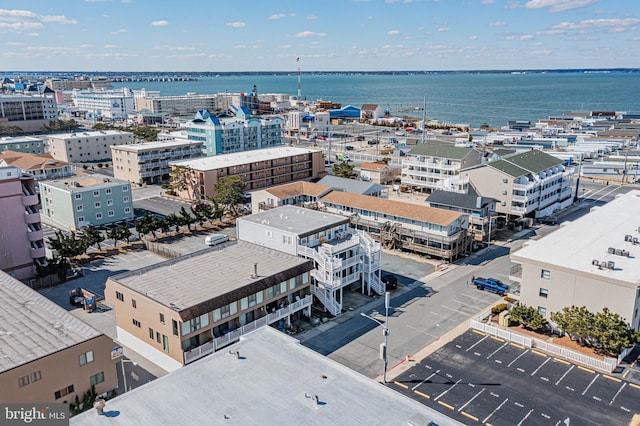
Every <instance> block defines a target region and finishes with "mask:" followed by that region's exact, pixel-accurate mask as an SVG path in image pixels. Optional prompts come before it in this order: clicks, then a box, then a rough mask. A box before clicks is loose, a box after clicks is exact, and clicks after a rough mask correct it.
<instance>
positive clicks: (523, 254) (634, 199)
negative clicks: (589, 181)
mask: <svg viewBox="0 0 640 426" xmlns="http://www.w3.org/2000/svg"><path fill="white" fill-rule="evenodd" d="M639 212H640V191H638V190H633V191H629V192H628V193H626V194H624V195H621V196H618V197H617V198H615V199H614V200H613V201H611V202H609V203H607V204H605V205H604V206H602V207H594V208H592V209H591V211H590V212H589V213H588V214H586V215H584V216H582V217H581V218H579V219H576V220H575V221H573V222H569V223H564V224H562V225H561V226H560V228H559V229H557V230H556V231H554V232H552V233H551V234H549V235H546V236H545V237H543V238H540V239H539V240H537V241H529V242H528V243H526V244H525V245H524V246H523V247H522V248H521V249H520V250H518V251H516V252H515V253H513V254H512V255H511V259H512V260H513V261H516V262H517V261H519V260H522V259H524V260H527V261H534V262H542V263H546V264H550V265H557V266H558V267H562V268H566V269H571V270H575V271H579V272H581V273H583V274H584V273H585V272H586V273H588V274H591V275H595V276H599V277H601V278H602V279H603V280H607V281H614V280H615V281H619V282H624V283H628V284H630V285H632V286H636V285H639V284H640V263H638V259H640V244H633V242H632V241H625V236H627V235H630V236H631V238H638V241H640V227H639V226H638V225H640V223H639V222H638V220H637V218H638V213H639ZM610 247H611V248H614V249H619V250H625V251H626V252H628V253H629V256H621V255H616V254H611V253H609V252H608V251H609V248H610ZM593 260H598V261H599V262H602V261H612V262H615V269H613V270H610V269H599V268H598V267H597V266H595V265H592V261H593Z"/></svg>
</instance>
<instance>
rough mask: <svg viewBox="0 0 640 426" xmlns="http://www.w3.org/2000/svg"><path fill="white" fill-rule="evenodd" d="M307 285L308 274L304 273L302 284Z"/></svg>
mask: <svg viewBox="0 0 640 426" xmlns="http://www.w3.org/2000/svg"><path fill="white" fill-rule="evenodd" d="M308 283H309V273H308V272H305V273H304V274H302V284H308Z"/></svg>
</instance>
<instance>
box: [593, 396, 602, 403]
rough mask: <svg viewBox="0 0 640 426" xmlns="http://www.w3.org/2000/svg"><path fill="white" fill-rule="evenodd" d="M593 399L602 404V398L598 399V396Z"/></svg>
mask: <svg viewBox="0 0 640 426" xmlns="http://www.w3.org/2000/svg"><path fill="white" fill-rule="evenodd" d="M592 398H593V399H595V400H596V401H598V402H602V398H598V397H597V396H592Z"/></svg>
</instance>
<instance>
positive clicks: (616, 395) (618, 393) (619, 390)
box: [609, 382, 627, 405]
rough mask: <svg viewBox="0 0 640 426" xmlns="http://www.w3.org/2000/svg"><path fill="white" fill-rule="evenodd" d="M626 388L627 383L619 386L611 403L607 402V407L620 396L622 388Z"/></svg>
mask: <svg viewBox="0 0 640 426" xmlns="http://www.w3.org/2000/svg"><path fill="white" fill-rule="evenodd" d="M625 386H627V383H626V382H625V383H623V384H622V386H620V389H618V392H616V394H615V395H613V399H611V402H609V405H611V404H613V401H615V400H616V398H617V397H618V395H620V392H622V389H624V387H625Z"/></svg>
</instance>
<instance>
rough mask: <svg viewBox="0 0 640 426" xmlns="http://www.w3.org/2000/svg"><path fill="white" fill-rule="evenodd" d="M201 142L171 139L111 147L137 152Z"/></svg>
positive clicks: (200, 143) (199, 143)
mask: <svg viewBox="0 0 640 426" xmlns="http://www.w3.org/2000/svg"><path fill="white" fill-rule="evenodd" d="M202 144H203V142H200V141H189V140H171V141H165V142H162V141H161V142H144V143H133V144H126V145H113V146H112V148H115V149H123V150H125V151H131V152H134V151H136V152H139V151H149V150H153V149H171V148H176V147H179V146H189V145H202Z"/></svg>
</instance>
